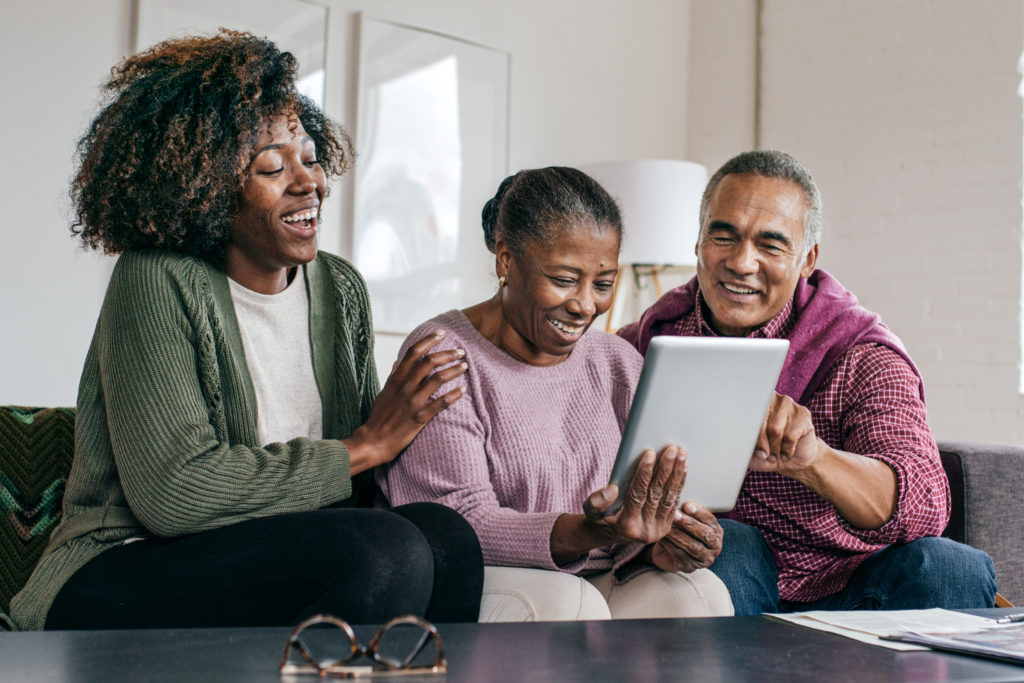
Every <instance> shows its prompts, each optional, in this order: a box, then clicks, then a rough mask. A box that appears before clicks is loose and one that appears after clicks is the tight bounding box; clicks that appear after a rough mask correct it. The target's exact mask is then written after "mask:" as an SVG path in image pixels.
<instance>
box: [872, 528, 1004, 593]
mask: <svg viewBox="0 0 1024 683" xmlns="http://www.w3.org/2000/svg"><path fill="white" fill-rule="evenodd" d="M883 552H884V553H886V554H888V555H889V558H888V560H887V564H888V566H889V567H890V569H889V571H894V573H895V577H894V578H896V579H897V580H899V581H903V582H906V583H907V584H913V586H914V588H913V589H910V590H906V591H901V592H905V593H908V594H912V593H917V594H919V595H920V596H921V598H920V607H946V608H950V609H956V608H964V609H966V608H973V607H991V606H992V605H993V603H994V600H995V593H996V575H995V567H994V566H993V564H992V558H990V557H989V556H988V553H986V552H984V551H982V550H978V549H977V548H973V547H971V546H969V545H965V544H963V543H958V542H956V541H953V540H950V539H948V538H942V537H937V536H928V537H925V538H920V539H918V540H916V541H912V542H910V543H906V544H898V545H892V546H889V547H888V548H886V550H885V551H883Z"/></svg>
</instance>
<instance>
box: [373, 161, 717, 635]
mask: <svg viewBox="0 0 1024 683" xmlns="http://www.w3.org/2000/svg"><path fill="white" fill-rule="evenodd" d="M483 229H484V238H485V240H486V242H487V247H488V248H489V249H490V250H491V252H493V253H494V254H495V260H496V269H497V274H498V285H499V287H498V291H497V292H496V293H495V295H494V296H493V297H492V298H491V299H488V300H487V301H484V302H482V303H479V304H477V305H475V306H472V307H470V308H467V309H465V310H464V311H450V312H448V313H445V314H443V315H441V316H439V317H437V318H435V319H433V320H431V321H429V322H427V323H425V324H424V325H421V326H420V327H419V328H417V329H416V330H415V331H414V332H413V333H412V334H411V335H410V337H409V339H408V340H407V341H406V348H415V344H418V343H420V342H421V341H422V340H423V339H427V338H430V337H431V335H435V334H437V333H439V332H443V333H445V335H446V336H445V339H444V341H442V342H441V343H440V344H439V345H438V348H453V349H454V348H460V349H464V350H465V352H466V361H467V362H468V363H469V366H470V370H469V372H468V373H467V374H465V375H460V376H458V377H456V378H455V379H454V380H452V382H451V383H449V384H447V385H445V386H444V387H442V389H441V391H454V390H464V391H465V392H466V394H467V396H466V398H464V399H462V400H461V401H459V402H458V403H456V404H455V405H453V406H452V407H450V408H448V409H447V410H446V411H445V412H444V413H442V414H440V415H439V416H437V417H436V418H434V420H433V421H432V422H431V423H430V424H428V425H427V426H426V427H425V428H424V430H423V431H422V432H420V434H419V436H417V437H416V439H415V440H414V441H413V443H412V444H411V445H410V446H409V447H408V448H407V449H406V450H405V452H404V454H403V455H402V457H401V458H399V459H398V460H396V461H394V462H392V463H390V464H389V465H387V466H386V467H384V468H381V469H379V470H378V471H377V478H378V482H379V483H380V485H381V489H382V492H383V493H384V495H385V496H386V497H387V498H388V500H389V502H390V503H391V504H394V505H399V504H404V503H409V502H413V501H427V500H430V501H437V502H441V503H444V504H445V505H448V506H450V507H452V508H454V509H455V510H458V511H459V512H461V513H462V514H463V515H464V516H465V517H466V519H468V520H469V522H470V523H471V524H472V525H473V527H474V528H475V529H476V532H477V534H478V536H479V537H480V541H481V545H482V546H483V554H484V561H485V564H487V565H488V566H487V568H486V570H485V587H484V603H485V604H484V608H483V612H482V614H481V619H483V620H515V619H574V618H607V617H608V616H609V615H610V616H612V617H648V616H650V617H653V616H692V615H710V614H731V611H732V604H731V602H730V600H729V597H728V594H727V592H726V591H725V587H724V585H723V584H722V583H721V582H720V581H719V580H718V579H717V578H716V577H715V576H714V575H713V574H711V572H709V571H708V570H707V569H706V568H705V567H707V566H708V565H710V564H711V563H712V562H713V561H714V558H715V557H716V556H717V554H718V553H719V551H720V550H721V539H722V530H721V528H720V527H719V525H718V523H717V521H716V520H715V517H714V515H712V514H711V513H710V512H709V511H708V510H707V509H706V508H703V507H701V506H699V505H696V504H694V503H686V505H684V507H683V509H682V511H678V510H677V505H678V502H679V499H680V498H679V496H680V490H681V489H682V486H683V482H684V479H685V472H686V461H685V458H686V455H685V452H683V451H682V449H677V448H675V447H667V448H665V449H664V451H662V453H661V454H659V455H658V456H657V457H656V456H655V453H653V452H651V451H648V452H647V453H646V454H645V458H644V459H643V460H642V465H641V466H640V467H639V468H638V471H637V474H636V476H635V478H634V479H633V481H632V483H631V486H630V491H629V492H628V495H627V496H626V504H625V505H624V506H623V507H622V508H621V510H620V511H619V512H617V513H616V514H614V515H606V514H604V511H605V510H606V509H607V508H608V507H609V506H610V505H611V503H612V502H613V501H614V499H615V494H616V492H615V487H614V486H609V485H608V478H609V474H610V472H611V468H612V464H613V461H614V459H615V453H616V450H617V448H618V444H619V440H620V437H621V433H622V429H623V427H624V426H625V420H626V416H627V414H628V411H629V407H630V403H631V401H632V397H633V391H634V389H635V387H636V383H637V380H638V379H639V374H640V368H641V365H642V361H641V358H640V356H639V354H637V353H635V351H634V349H633V348H632V347H630V345H629V344H624V343H623V342H622V340H621V339H619V338H617V337H615V336H614V335H610V334H607V333H604V332H600V331H596V330H591V331H588V328H589V327H590V325H591V323H592V322H593V321H594V319H595V318H596V317H597V316H599V315H601V314H602V313H604V312H605V311H607V310H608V307H609V306H610V304H611V300H612V289H613V285H614V282H615V277H616V273H617V269H618V266H617V262H618V254H619V241H620V236H621V232H622V228H621V221H620V217H619V211H618V208H617V207H616V205H615V202H614V201H613V200H612V199H611V197H609V196H608V194H607V193H606V192H605V191H604V190H603V189H602V188H601V186H600V185H598V184H597V183H596V182H595V181H594V180H593V179H591V178H590V177H589V176H587V175H586V174H584V173H582V172H580V171H577V170H575V169H571V168H545V169H539V170H529V171H522V172H520V173H517V174H516V175H514V176H511V177H509V178H507V179H506V180H505V181H504V182H502V183H501V186H500V187H499V188H498V191H497V194H495V196H494V198H492V199H491V200H490V201H488V202H487V204H486V205H485V206H484V210H483ZM651 570H656V571H651ZM578 576H585V577H587V579H589V582H587V581H582V580H581V579H579V578H577V577H578ZM595 586H596V589H595Z"/></svg>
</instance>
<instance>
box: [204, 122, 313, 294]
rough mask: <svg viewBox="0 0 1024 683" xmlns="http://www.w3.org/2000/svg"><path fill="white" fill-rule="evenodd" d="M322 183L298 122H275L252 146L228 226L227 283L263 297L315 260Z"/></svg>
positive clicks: (306, 137)
mask: <svg viewBox="0 0 1024 683" xmlns="http://www.w3.org/2000/svg"><path fill="white" fill-rule="evenodd" d="M326 182H327V179H326V177H325V175H324V170H323V168H321V167H320V164H319V163H317V159H316V145H315V144H314V143H313V139H312V138H310V137H309V136H308V135H307V134H306V131H305V130H304V129H303V128H302V124H301V123H300V122H299V119H298V117H296V116H295V115H294V114H291V115H282V116H275V117H273V118H272V119H271V120H270V121H269V122H268V124H267V127H266V128H265V129H264V130H263V132H262V133H261V134H260V137H259V140H258V141H257V143H256V152H255V154H254V155H253V158H252V162H251V163H250V164H249V168H248V170H247V174H246V180H245V187H244V189H243V190H242V197H241V201H240V203H239V204H240V206H239V210H238V213H237V214H236V215H235V217H234V219H233V220H232V228H231V239H230V240H229V241H228V244H227V245H226V247H225V260H224V270H225V272H226V273H227V275H228V277H230V278H231V279H232V280H234V281H235V282H238V283H239V284H241V285H243V286H245V287H247V288H249V289H251V290H253V291H256V292H261V293H263V294H275V293H277V292H280V291H281V290H283V289H284V288H285V286H286V285H287V283H288V270H289V269H291V268H294V267H295V266H298V265H301V264H303V263H309V262H310V261H312V260H313V259H314V258H315V257H316V247H317V239H316V229H317V224H318V222H319V216H320V202H321V201H322V200H323V196H324V190H325V185H326Z"/></svg>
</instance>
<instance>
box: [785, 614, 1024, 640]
mask: <svg viewBox="0 0 1024 683" xmlns="http://www.w3.org/2000/svg"><path fill="white" fill-rule="evenodd" d="M765 616H766V617H770V618H772V619H778V620H780V621H785V622H789V623H791V624H796V625H797V626H804V627H806V628H813V629H815V630H818V631H827V632H829V633H835V634H837V635H840V636H844V637H846V638H852V639H853V640H859V641H861V642H862V643H868V644H870V645H878V646H879V647H886V648H889V649H890V650H927V649H928V647H926V646H925V645H924V644H918V643H917V641H915V643H908V642H897V641H892V640H883V638H888V637H894V636H896V635H898V634H903V633H907V632H913V633H916V634H922V633H927V634H951V635H956V634H963V633H968V632H974V631H977V630H979V629H983V628H985V627H989V626H993V625H995V622H994V621H993V620H992V619H986V618H985V617H978V616H974V615H973V614H963V613H962V612H953V611H951V610H945V609H910V610H877V611H872V610H857V611H852V612H824V611H818V612H793V613H791V614H766V615H765ZM1010 626H1019V624H1011V625H1010Z"/></svg>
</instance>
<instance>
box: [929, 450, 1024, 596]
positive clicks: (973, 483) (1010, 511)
mask: <svg viewBox="0 0 1024 683" xmlns="http://www.w3.org/2000/svg"><path fill="white" fill-rule="evenodd" d="M939 453H940V454H941V455H942V464H943V467H945V468H946V474H947V475H948V476H949V486H950V489H951V491H952V494H953V510H952V512H951V514H950V519H949V526H948V527H947V528H946V532H945V535H946V536H949V537H950V538H952V539H954V540H957V541H961V542H963V543H967V544H968V545H972V546H974V547H975V548H980V549H982V550H984V551H985V552H987V553H988V554H989V555H991V556H992V561H993V562H994V563H995V566H996V582H997V584H998V586H999V592H1000V593H1002V594H1003V596H1004V597H1006V599H1007V600H1009V601H1010V602H1012V603H1014V604H1015V605H1024V448H1017V447H1014V446H1003V445H997V444H986V443H971V442H966V441H942V442H939Z"/></svg>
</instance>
